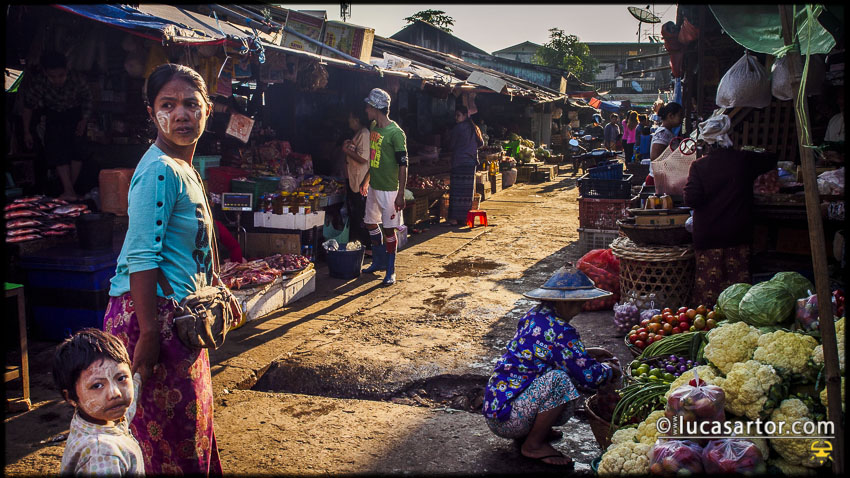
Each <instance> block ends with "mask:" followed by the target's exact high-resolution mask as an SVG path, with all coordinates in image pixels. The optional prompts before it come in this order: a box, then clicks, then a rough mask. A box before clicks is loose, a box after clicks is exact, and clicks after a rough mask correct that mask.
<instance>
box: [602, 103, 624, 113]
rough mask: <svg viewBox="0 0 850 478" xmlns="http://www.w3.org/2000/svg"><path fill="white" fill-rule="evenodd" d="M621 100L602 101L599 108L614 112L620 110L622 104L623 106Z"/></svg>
mask: <svg viewBox="0 0 850 478" xmlns="http://www.w3.org/2000/svg"><path fill="white" fill-rule="evenodd" d="M622 104H623V103H622V102H621V101H600V102H599V109H601V110H602V111H610V112H612V113H616V112H618V111H620V106H622Z"/></svg>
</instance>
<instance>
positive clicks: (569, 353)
mask: <svg viewBox="0 0 850 478" xmlns="http://www.w3.org/2000/svg"><path fill="white" fill-rule="evenodd" d="M524 295H525V297H528V298H530V299H535V300H539V301H540V304H539V305H536V306H534V307H532V308H531V309H530V310H529V311H528V312H527V313H526V314H525V316H524V317H523V318H522V319H520V321H519V323H518V324H517V331H516V335H514V338H513V339H512V340H511V341H510V342H508V345H507V351H506V352H505V354H504V355H502V357H501V358H500V359H499V361H498V363H497V364H496V367H495V369H494V370H493V374H492V375H491V376H490V380H489V382H488V384H487V388H486V389H485V392H484V407H483V412H484V416H485V417H486V419H487V425H488V426H489V427H490V430H492V431H493V433H495V434H496V435H498V436H500V437H503V438H513V439H516V440H517V441H519V440H522V446H521V449H520V452H521V453H522V455H523V456H525V457H527V458H532V459H536V460H540V461H542V462H544V463H546V464H549V465H559V466H564V467H567V468H570V467H573V465H574V464H573V461H572V459H571V458H569V457H567V456H564V455H563V454H561V453H560V452H559V451H558V450H556V449H555V448H554V447H552V445H551V444H550V443H549V442H550V441H554V440H557V439H559V438H560V437H561V436H562V435H561V434H560V433H559V432H557V431H555V430H553V429H552V427H553V426H561V425H564V424H565V423H567V421H568V420H569V419H570V417H571V416H572V415H573V412H574V409H575V405H576V403H577V401H578V399H579V392H578V390H577V387H582V388H585V389H599V388H601V387H614V386H616V385H617V383H618V382H619V379H620V377H621V375H622V374H621V371H620V367H619V363H618V361H617V359H616V358H615V357H614V356H613V355H611V353H609V352H607V351H606V350H604V349H598V348H590V349H586V348H585V347H584V344H583V343H582V341H581V337H580V336H579V333H578V331H577V330H576V329H575V327H573V326H572V325H570V320H572V319H573V317H575V316H576V315H578V314H579V312H581V307H582V304H584V302H585V301H588V300H592V299H597V298H601V297H607V296H609V295H611V293H610V292H608V291H604V290H601V289H597V288H596V287H594V284H593V281H592V280H590V279H589V278H588V277H587V276H586V275H585V274H584V273H582V272H581V271H578V270H576V269H575V268H573V267H571V266H570V267H562V268H561V269H559V270H558V271H556V272H555V274H554V275H553V276H552V277H550V278H549V280H548V281H546V283H545V284H544V285H543V287H541V288H538V289H534V290H532V291H530V292H528V293H526V294H524Z"/></svg>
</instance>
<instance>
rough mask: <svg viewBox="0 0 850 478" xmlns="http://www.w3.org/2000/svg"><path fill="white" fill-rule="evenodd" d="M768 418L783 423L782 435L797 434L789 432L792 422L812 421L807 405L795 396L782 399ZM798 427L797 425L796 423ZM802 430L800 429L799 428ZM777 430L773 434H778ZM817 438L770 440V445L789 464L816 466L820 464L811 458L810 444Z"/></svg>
mask: <svg viewBox="0 0 850 478" xmlns="http://www.w3.org/2000/svg"><path fill="white" fill-rule="evenodd" d="M770 419H771V420H772V421H773V422H774V423H780V422H782V423H785V427H784V430H783V433H782V434H781V435H784V436H797V435H795V434H794V433H792V432H791V424H792V423H793V422H812V421H813V420H812V417H811V414H810V413H809V409H808V407H806V405H805V404H804V403H803V402H802V401H800V400H799V399H796V398H789V399H787V400H782V403H780V404H779V407H778V408H777V409H776V410H774V411H773V413H772V414H771V415H770ZM798 427H799V425H798ZM800 431H802V430H800ZM778 432H779V430H777V431H776V432H774V436H778V435H780V434H779V433H778ZM817 441H818V440H814V439H806V438H800V439H796V440H788V439H783V440H771V441H770V445H771V446H772V447H773V449H774V450H776V452H777V453H779V455H780V456H781V457H782V458H784V459H785V460H786V461H787V462H788V463H789V464H791V465H797V466H805V467H808V468H817V467H819V466H820V464H819V463H818V462H816V461H814V460H812V459H811V458H812V444H814V443H815V442H817Z"/></svg>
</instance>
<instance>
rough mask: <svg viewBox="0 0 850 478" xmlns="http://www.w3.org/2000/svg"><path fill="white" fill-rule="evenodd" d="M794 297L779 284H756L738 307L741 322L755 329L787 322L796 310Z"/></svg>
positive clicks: (769, 282)
mask: <svg viewBox="0 0 850 478" xmlns="http://www.w3.org/2000/svg"><path fill="white" fill-rule="evenodd" d="M794 302H795V300H794V297H793V296H792V295H791V293H790V292H788V291H787V290H786V289H785V286H784V285H783V284H781V283H778V282H773V281H767V282H762V283H760V284H756V285H754V286H753V287H751V288H750V290H748V291H747V293H746V294H744V298H743V299H741V303H740V305H739V306H738V309H739V312H740V317H741V320H742V321H744V322H746V323H747V324H749V325H752V326H754V327H761V326H765V325H774V324H779V323H782V322H785V321H786V320H787V319H789V318H790V317H791V312H792V311H793V310H794Z"/></svg>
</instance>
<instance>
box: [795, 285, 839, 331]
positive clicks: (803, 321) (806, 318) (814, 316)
mask: <svg viewBox="0 0 850 478" xmlns="http://www.w3.org/2000/svg"><path fill="white" fill-rule="evenodd" d="M812 289H814V287H812ZM836 292H837V291H836ZM808 294H809V296H808V297H806V298H805V299H797V302H796V305H795V311H794V322H796V323H797V325H799V326H800V328H801V329H803V330H818V328H819V327H820V321H819V320H818V317H819V316H820V314H819V312H818V296H817V294H812V292H811V289H810V290H809V291H808ZM842 303H843V301H842ZM838 306H839V304H838V303H837V301H836V297H834V296H833V297H832V314H833V315H835V316H838V317H841V316H843V315H844V314H843V312H844V310H843V309H842V310H838Z"/></svg>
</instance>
